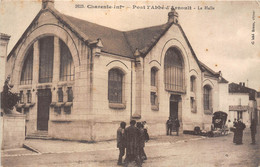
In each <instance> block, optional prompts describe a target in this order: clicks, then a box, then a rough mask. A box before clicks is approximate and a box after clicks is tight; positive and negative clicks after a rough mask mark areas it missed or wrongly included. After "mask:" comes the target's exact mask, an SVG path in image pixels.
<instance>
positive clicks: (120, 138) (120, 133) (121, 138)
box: [117, 122, 126, 165]
mask: <svg viewBox="0 0 260 167" xmlns="http://www.w3.org/2000/svg"><path fill="white" fill-rule="evenodd" d="M125 126H126V123H125V122H121V123H120V127H119V128H118V129H117V148H118V149H119V157H118V161H117V165H122V158H123V156H124V155H125V148H126V138H125Z"/></svg>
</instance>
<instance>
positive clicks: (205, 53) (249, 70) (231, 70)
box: [0, 0, 260, 91]
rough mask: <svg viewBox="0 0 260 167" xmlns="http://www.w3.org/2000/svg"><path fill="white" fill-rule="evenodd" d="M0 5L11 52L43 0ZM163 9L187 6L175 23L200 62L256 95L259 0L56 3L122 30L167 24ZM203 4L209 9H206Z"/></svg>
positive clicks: (259, 86) (68, 11)
mask: <svg viewBox="0 0 260 167" xmlns="http://www.w3.org/2000/svg"><path fill="white" fill-rule="evenodd" d="M0 1H1V2H0V32H2V33H5V34H8V35H11V38H10V42H9V46H8V53H9V52H10V51H11V49H12V48H13V47H14V45H15V44H16V42H17V41H18V39H19V38H20V37H21V35H22V34H23V32H24V31H25V29H26V28H27V27H28V26H29V24H30V23H31V21H32V20H33V19H34V17H35V16H36V15H37V13H38V12H39V11H40V9H41V1H40V0H35V1H31V0H23V1H9V0H8V1H7V0H0ZM76 5H78V6H82V5H83V6H84V8H76V7H75V6H76ZM93 5H94V6H98V5H111V6H114V5H122V6H124V8H121V9H93V8H90V7H88V6H93ZM148 6H154V7H155V6H157V7H158V6H160V7H161V8H162V6H164V9H148ZM167 6H175V7H189V6H190V7H191V9H192V10H184V9H176V11H177V12H178V14H179V23H180V25H181V26H182V28H183V29H184V32H185V34H186V36H187V37H188V40H189V41H190V43H191V46H192V48H193V50H194V51H195V53H196V55H197V57H198V59H199V60H200V61H202V62H203V63H204V64H206V65H207V66H209V67H210V68H211V69H213V70H214V71H216V72H217V71H221V72H222V74H223V77H224V78H225V79H227V80H228V81H229V82H230V83H231V82H235V83H239V82H245V84H246V86H248V87H250V88H253V89H255V90H257V91H260V35H259V33H260V32H259V31H260V1H258V0H257V1H229V2H226V1H225V2H224V1H185V2H180V1H153V0H149V1H148V0H146V1H138V2H137V1H120V0H117V1H106V2H103V1H101V0H99V1H86V0H85V1H76V0H71V1H69V0H64V1H61V0H60V1H58V0H55V8H56V9H57V10H58V11H60V12H62V13H64V14H67V15H71V16H74V17H78V18H81V19H84V20H87V21H90V22H94V23H97V24H100V25H103V26H107V27H111V28H114V29H118V30H122V31H127V30H132V29H137V28H143V27H149V26H154V25H160V24H164V23H166V22H167V19H168V12H169V11H170V9H168V8H166V7H167ZM206 6H208V9H211V10H206V9H205V7H206ZM137 7H138V8H137ZM144 8H145V9H144ZM150 8H151V7H150ZM199 8H202V10H199ZM213 8H214V9H213ZM253 29H254V31H253ZM252 34H253V36H254V39H252ZM253 43H254V44H253Z"/></svg>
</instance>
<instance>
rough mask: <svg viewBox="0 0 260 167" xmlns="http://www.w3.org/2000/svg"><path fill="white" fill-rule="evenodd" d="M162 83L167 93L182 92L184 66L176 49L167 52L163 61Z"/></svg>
mask: <svg viewBox="0 0 260 167" xmlns="http://www.w3.org/2000/svg"><path fill="white" fill-rule="evenodd" d="M164 83H165V89H166V90H169V91H178V92H183V91H184V64H183V59H182V55H181V53H180V51H179V50H177V49H176V48H170V49H168V50H167V52H166V54H165V59H164Z"/></svg>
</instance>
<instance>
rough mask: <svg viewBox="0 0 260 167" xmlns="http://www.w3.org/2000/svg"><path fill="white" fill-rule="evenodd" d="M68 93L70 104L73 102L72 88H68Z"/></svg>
mask: <svg viewBox="0 0 260 167" xmlns="http://www.w3.org/2000/svg"><path fill="white" fill-rule="evenodd" d="M67 93H68V102H72V101H73V91H72V87H68V90H67Z"/></svg>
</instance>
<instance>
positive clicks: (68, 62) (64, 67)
mask: <svg viewBox="0 0 260 167" xmlns="http://www.w3.org/2000/svg"><path fill="white" fill-rule="evenodd" d="M74 73H75V68H74V64H73V60H72V56H71V53H70V50H69V48H68V47H67V45H66V44H65V43H64V42H63V41H62V40H60V80H61V81H72V80H74Z"/></svg>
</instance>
